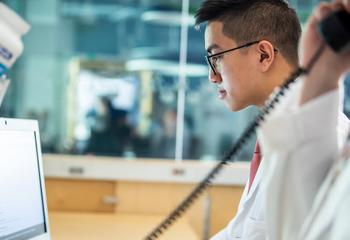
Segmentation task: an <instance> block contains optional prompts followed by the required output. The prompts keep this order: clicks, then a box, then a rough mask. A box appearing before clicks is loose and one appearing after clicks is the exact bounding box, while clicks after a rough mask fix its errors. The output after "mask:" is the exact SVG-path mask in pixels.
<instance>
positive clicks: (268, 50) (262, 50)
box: [258, 40, 275, 72]
mask: <svg viewBox="0 0 350 240" xmlns="http://www.w3.org/2000/svg"><path fill="white" fill-rule="evenodd" d="M258 54H259V55H258V57H259V63H260V69H261V71H263V72H266V71H268V70H269V69H270V67H271V65H272V63H273V61H274V60H275V51H274V47H273V45H272V44H271V43H270V42H269V41H266V40H262V41H260V42H259V43H258Z"/></svg>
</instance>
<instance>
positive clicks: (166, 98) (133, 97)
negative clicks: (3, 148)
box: [0, 0, 349, 160]
mask: <svg viewBox="0 0 350 240" xmlns="http://www.w3.org/2000/svg"><path fill="white" fill-rule="evenodd" d="M4 2H5V3H7V4H8V5H9V6H10V7H12V8H13V9H14V10H15V11H17V12H19V13H20V14H21V15H22V16H23V17H24V18H25V19H26V20H27V21H28V22H30V24H31V25H32V29H31V31H30V32H29V34H27V35H26V36H25V37H24V44H25V51H24V54H23V56H22V57H21V59H20V60H19V61H18V62H17V63H16V65H15V67H14V68H13V71H12V72H11V78H12V85H11V86H10V91H9V93H8V94H7V96H6V98H5V102H4V104H3V106H2V107H1V109H0V113H1V116H8V117H20V118H34V119H38V120H39V123H40V129H41V139H42V147H43V150H44V152H47V153H65V154H84V155H86V154H88V155H102V156H116V157H124V158H128V159H130V158H136V159H137V158H152V159H154V158H161V159H175V156H176V149H180V151H181V153H182V154H181V157H180V158H181V159H194V160H218V159H220V157H221V156H222V155H223V153H224V152H225V151H226V150H227V149H229V147H230V146H231V145H232V144H233V143H234V141H235V140H236V139H237V138H238V137H239V136H240V134H241V133H242V132H243V130H244V128H245V127H246V126H247V125H248V123H249V122H250V121H252V119H253V117H254V116H255V115H256V113H257V110H256V109H254V108H248V109H246V110H244V111H241V112H237V113H232V112H230V111H229V110H227V109H226V108H225V107H224V105H223V104H222V103H221V102H220V100H219V99H218V98H217V96H216V93H215V86H213V85H212V84H211V83H209V81H208V67H207V65H206V63H205V61H204V55H205V49H204V39H203V38H204V37H203V35H204V29H200V30H199V31H198V30H196V29H195V28H194V26H193V24H194V18H193V16H194V14H195V11H196V10H197V8H198V7H199V6H200V4H201V1H200V0H191V1H189V5H188V7H186V9H185V10H186V11H185V14H184V12H183V11H182V10H183V9H184V6H183V5H182V3H183V2H182V1H178V0H176V1H175V0H170V1H169V0H166V1H165V0H152V1H150V0H132V1H130V0H28V1H22V0H8V1H4ZM317 3H318V1H313V0H294V1H291V4H292V5H293V6H295V7H296V8H297V9H298V15H299V16H300V19H301V20H302V21H305V19H306V18H307V16H308V15H309V14H310V11H311V9H312V8H313V6H315V4H317ZM184 24H185V30H186V37H183V35H182V34H184V28H182V26H183V25H184ZM186 26H187V27H186ZM182 37H183V38H182ZM181 40H182V42H181ZM183 44H185V45H183ZM183 49H185V50H186V52H185V58H184V59H183V60H181V59H180V52H181V50H183ZM182 71H183V72H182ZM181 73H184V75H183V76H184V85H183V86H180V82H181V81H180V79H181ZM346 85H348V81H346ZM179 91H183V92H182V93H183V94H184V101H181V100H180V101H179V97H181V96H182V95H181V94H179ZM346 93H348V91H347V92H346ZM347 99H349V98H347ZM179 104H183V105H179ZM345 108H346V109H347V111H348V112H349V104H348V101H347V100H346V101H345ZM179 109H180V110H181V111H180V112H179ZM182 110H183V111H182ZM179 114H180V116H179ZM179 126H181V131H177V130H179V129H178V127H179ZM179 133H180V134H181V135H180V136H181V137H180V138H181V139H180V141H181V147H180V148H179V145H178V144H179V141H178V142H177V141H176V140H177V138H176V137H178V138H179ZM254 143H255V140H254V139H252V141H251V142H250V143H249V144H247V147H246V149H244V150H243V151H242V153H241V155H240V156H239V159H240V160H250V158H251V153H252V148H253V147H254ZM177 146H178V148H177Z"/></svg>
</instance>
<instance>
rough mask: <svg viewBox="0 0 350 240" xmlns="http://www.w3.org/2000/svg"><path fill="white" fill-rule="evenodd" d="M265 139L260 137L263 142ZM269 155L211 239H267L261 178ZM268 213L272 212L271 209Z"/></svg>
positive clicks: (295, 91) (293, 92)
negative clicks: (229, 219)
mask: <svg viewBox="0 0 350 240" xmlns="http://www.w3.org/2000/svg"><path fill="white" fill-rule="evenodd" d="M300 89H301V83H299V82H297V83H295V84H294V85H293V86H291V88H290V90H289V91H288V96H289V97H288V99H289V101H296V100H295V99H296V98H297V97H298V96H299V91H300ZM263 141H264V139H259V143H260V145H261V144H264V143H263ZM267 157H269V156H268V155H265V154H263V158H262V161H261V164H260V166H259V169H258V171H257V173H256V176H255V178H254V182H253V185H252V187H251V189H250V191H249V193H248V194H247V192H248V183H247V184H246V186H245V189H244V192H243V195H242V197H241V201H240V203H239V207H238V211H237V214H236V216H235V217H234V218H233V219H232V220H231V221H230V223H229V224H228V225H227V226H226V227H225V228H224V229H223V230H221V231H220V232H219V233H218V234H216V235H215V236H213V237H212V238H211V240H234V239H242V240H264V239H266V222H265V203H264V200H265V198H264V196H265V194H264V193H263V192H262V191H261V180H262V178H263V172H264V165H265V162H269V160H268V159H266V158H267ZM267 213H268V214H270V211H269V209H268V210H267Z"/></svg>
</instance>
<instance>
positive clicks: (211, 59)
mask: <svg viewBox="0 0 350 240" xmlns="http://www.w3.org/2000/svg"><path fill="white" fill-rule="evenodd" d="M259 42H260V41H254V42H249V43H247V44H244V45H242V46H239V47H235V48H231V49H228V50H225V51H222V52H218V53H215V54H212V55H207V56H205V59H206V62H207V63H208V65H209V66H210V68H211V70H212V71H213V73H214V75H216V73H217V71H216V70H215V69H217V68H218V62H219V60H220V56H221V55H223V54H225V53H228V52H232V51H235V50H238V49H241V48H245V47H249V46H251V45H253V44H257V43H259Z"/></svg>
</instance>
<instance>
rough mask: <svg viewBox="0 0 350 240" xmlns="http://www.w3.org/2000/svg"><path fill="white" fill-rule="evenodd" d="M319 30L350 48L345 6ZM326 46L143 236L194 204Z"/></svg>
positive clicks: (331, 42)
mask: <svg viewBox="0 0 350 240" xmlns="http://www.w3.org/2000/svg"><path fill="white" fill-rule="evenodd" d="M318 31H319V33H320V35H321V37H322V38H323V40H324V42H325V43H326V44H327V45H328V46H329V47H331V48H332V49H333V50H334V51H335V52H338V53H340V52H343V51H346V50H349V49H350V14H349V13H348V12H346V11H345V10H341V11H338V12H335V13H333V14H331V15H330V16H328V17H327V18H325V19H324V20H322V22H320V24H319V25H318ZM324 48H325V44H322V45H321V46H320V47H319V49H318V50H317V51H316V53H315V54H314V56H313V57H312V59H311V61H310V63H309V64H308V66H306V68H304V69H303V68H299V69H297V70H296V71H295V72H294V73H292V74H291V76H290V77H289V78H288V79H287V80H286V82H285V83H284V84H283V85H282V86H280V88H279V91H278V92H277V93H276V95H275V96H274V97H273V98H272V99H271V100H270V101H269V102H268V103H267V104H266V105H265V106H264V107H263V108H262V110H261V111H260V113H259V115H258V116H257V117H256V119H255V120H254V121H253V122H252V123H251V124H250V125H249V126H248V127H247V129H246V130H245V131H244V132H243V134H242V135H241V137H240V138H239V139H238V141H237V142H236V144H235V145H234V146H233V147H232V149H231V150H230V151H229V152H228V153H227V154H226V155H225V156H224V158H223V159H222V160H221V161H220V162H219V163H218V164H217V165H216V166H215V167H214V169H213V170H212V171H211V172H209V174H208V175H207V176H206V177H205V178H204V179H203V180H202V181H201V182H200V183H199V184H198V185H197V186H196V187H195V188H194V189H193V191H192V192H191V193H190V194H189V195H188V196H187V197H186V198H185V199H184V200H183V201H182V202H181V203H180V204H179V205H178V206H177V207H176V208H175V209H174V210H173V211H172V212H171V213H170V214H169V216H168V217H166V218H165V219H164V220H163V221H162V222H161V223H160V224H159V225H158V226H157V227H156V228H155V229H154V230H152V232H150V233H149V234H148V235H147V236H146V237H145V238H144V239H145V240H153V239H157V238H158V237H159V236H160V235H161V234H162V233H163V232H164V231H166V230H167V229H168V228H169V227H170V225H171V224H173V223H174V222H175V221H176V220H177V219H178V218H179V217H180V216H181V215H182V214H183V213H184V212H185V211H186V210H187V209H188V208H189V207H190V206H191V204H192V203H193V202H194V201H195V200H196V199H197V198H198V197H199V195H200V194H201V193H203V192H204V190H205V189H206V188H208V187H209V186H210V184H211V183H212V181H213V179H214V178H215V177H216V175H217V174H218V173H219V172H220V171H221V170H222V168H223V167H224V166H225V165H226V164H227V163H228V162H229V161H231V159H232V158H233V157H236V155H237V153H239V151H240V150H241V149H242V147H243V146H244V144H245V143H246V142H247V140H248V139H249V138H251V136H252V135H253V133H254V132H255V131H256V129H257V128H258V127H259V126H260V124H261V122H262V121H263V120H264V119H265V116H266V115H267V114H268V113H269V112H270V111H271V110H272V109H273V108H274V106H275V104H276V103H277V102H278V101H279V98H280V97H281V96H283V95H284V94H285V92H286V90H287V89H288V88H289V86H290V84H292V83H293V82H295V80H296V79H297V78H298V77H299V76H301V75H305V74H307V73H308V72H309V71H310V70H311V69H312V67H313V66H314V64H315V62H316V61H317V59H318V58H319V56H320V55H321V54H322V52H323V50H324Z"/></svg>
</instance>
